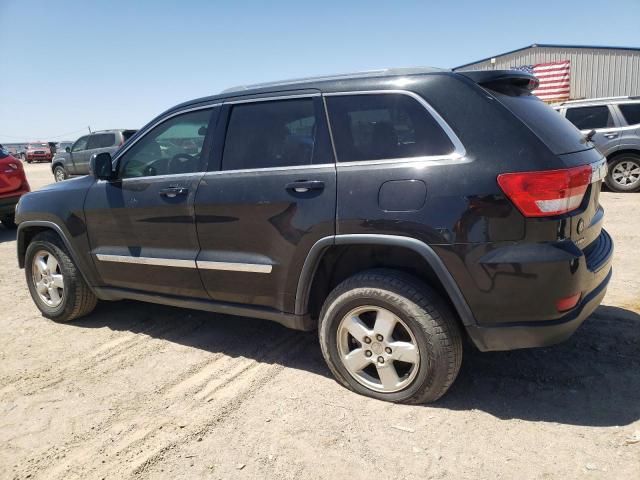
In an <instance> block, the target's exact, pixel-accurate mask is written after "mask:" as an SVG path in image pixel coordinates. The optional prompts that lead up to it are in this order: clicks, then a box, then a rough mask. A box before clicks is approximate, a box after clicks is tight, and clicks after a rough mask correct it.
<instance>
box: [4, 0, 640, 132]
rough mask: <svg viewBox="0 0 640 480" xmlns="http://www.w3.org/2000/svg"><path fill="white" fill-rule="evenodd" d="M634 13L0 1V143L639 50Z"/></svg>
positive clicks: (625, 4) (574, 4)
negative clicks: (273, 87) (509, 59)
mask: <svg viewBox="0 0 640 480" xmlns="http://www.w3.org/2000/svg"><path fill="white" fill-rule="evenodd" d="M638 19H640V1H639V0H620V1H615V2H603V1H602V0H598V1H590V0H580V1H570V2H569V1H561V0H560V1H559V0H556V1H537V2H530V1H521V2H514V1H512V0H497V1H493V2H490V1H481V0H480V1H466V0H460V1H453V2H446V1H433V2H432V1H425V0H423V1H416V2H392V1H385V2H376V1H373V0H371V1H347V0H342V1H334V0H326V1H316V2H303V1H296V2H294V1H275V0H274V1H272V2H268V1H264V2H257V1H242V0H237V1H213V0H212V1H190V0H182V1H174V2H168V1H163V0H139V1H131V0H129V1H120V0H108V1H71V0H70V1H64V0H62V1H57V2H47V1H32V0H0V66H1V69H2V70H1V73H0V142H4V143H8V142H12V141H23V140H27V139H43V140H53V139H57V140H63V139H64V140H74V139H75V138H77V137H78V136H79V135H80V134H81V133H83V132H84V131H86V126H87V125H91V127H92V128H93V129H106V128H139V127H141V126H143V125H144V124H145V123H146V122H148V121H149V120H151V118H152V117H153V116H155V115H157V114H158V113H160V112H161V111H163V110H164V109H166V108H168V107H171V106H172V105H174V104H176V103H179V102H182V101H184V100H189V99H191V98H196V97H200V96H205V95H210V94H214V93H217V92H219V91H220V90H222V89H224V88H227V87H229V86H233V85H237V84H244V83H256V82H262V81H269V80H278V79H283V78H291V77H299V76H308V75H315V74H330V73H339V72H348V71H357V70H368V69H375V68H382V67H389V66H396V67H399V66H420V65H432V66H439V67H453V66H457V65H460V64H464V63H467V62H470V61H474V60H477V59H480V58H484V57H487V56H490V55H494V54H498V53H501V52H504V51H507V50H511V49H514V48H519V47H522V46H525V45H528V44H531V43H565V44H586V45H616V46H635V47H638V46H640V42H639V40H640V37H639V36H638V25H637V22H638ZM54 137H57V138H54Z"/></svg>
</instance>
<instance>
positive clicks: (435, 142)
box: [327, 93, 454, 162]
mask: <svg viewBox="0 0 640 480" xmlns="http://www.w3.org/2000/svg"><path fill="white" fill-rule="evenodd" d="M327 108H328V110H329V119H330V121H331V122H330V123H331V130H332V132H333V138H334V142H335V146H336V153H337V155H338V161H339V162H355V161H363V160H382V159H395V158H412V157H423V156H440V155H448V154H450V153H452V152H453V151H454V145H453V143H452V142H451V140H450V139H449V137H448V136H447V134H446V133H445V132H444V130H443V129H442V127H441V126H440V125H439V124H438V122H437V121H436V120H435V119H434V118H433V116H431V114H430V113H429V112H428V111H427V110H426V109H425V108H424V106H422V105H421V104H420V103H418V101H417V100H415V99H414V98H412V97H410V96H408V95H404V94H399V93H380V94H377V93H372V94H358V95H337V96H327Z"/></svg>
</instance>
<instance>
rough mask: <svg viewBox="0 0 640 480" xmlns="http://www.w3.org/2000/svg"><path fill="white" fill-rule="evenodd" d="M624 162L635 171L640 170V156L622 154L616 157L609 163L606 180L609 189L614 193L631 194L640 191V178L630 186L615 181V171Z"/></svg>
mask: <svg viewBox="0 0 640 480" xmlns="http://www.w3.org/2000/svg"><path fill="white" fill-rule="evenodd" d="M623 162H628V163H627V164H631V165H632V168H633V170H634V171H635V169H640V155H636V154H633V153H621V154H620V155H616V156H615V157H613V158H612V159H611V160H610V161H609V165H608V172H607V177H606V178H605V183H606V184H607V187H609V189H610V190H612V191H614V192H624V193H631V192H637V191H640V178H638V180H637V181H635V182H634V183H630V184H629V185H623V184H621V183H619V182H618V181H616V180H615V179H614V176H613V175H614V170H615V169H616V167H618V166H619V165H620V164H621V163H623Z"/></svg>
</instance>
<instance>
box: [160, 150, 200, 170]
mask: <svg viewBox="0 0 640 480" xmlns="http://www.w3.org/2000/svg"><path fill="white" fill-rule="evenodd" d="M196 162H198V159H197V158H196V157H194V156H192V155H189V154H188V153H178V154H177V155H174V156H173V157H172V158H171V160H169V163H168V164H167V170H168V172H169V173H191V172H195V171H196V170H197V168H196V167H197V164H196Z"/></svg>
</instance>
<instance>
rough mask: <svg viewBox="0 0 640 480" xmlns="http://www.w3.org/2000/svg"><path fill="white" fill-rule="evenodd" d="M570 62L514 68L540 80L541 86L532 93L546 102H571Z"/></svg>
mask: <svg viewBox="0 0 640 480" xmlns="http://www.w3.org/2000/svg"><path fill="white" fill-rule="evenodd" d="M569 67H570V65H569V60H563V61H561V62H551V63H539V64H537V65H523V66H521V67H513V69H514V70H520V71H522V72H527V73H530V74H532V75H535V76H536V77H537V78H538V80H540V86H539V87H538V88H536V89H535V90H534V91H533V92H532V93H533V94H534V95H535V96H537V97H538V98H539V99H540V100H544V101H545V102H552V101H561V100H569V80H570V78H571V77H570V68H569Z"/></svg>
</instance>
